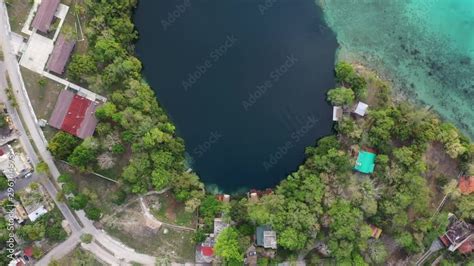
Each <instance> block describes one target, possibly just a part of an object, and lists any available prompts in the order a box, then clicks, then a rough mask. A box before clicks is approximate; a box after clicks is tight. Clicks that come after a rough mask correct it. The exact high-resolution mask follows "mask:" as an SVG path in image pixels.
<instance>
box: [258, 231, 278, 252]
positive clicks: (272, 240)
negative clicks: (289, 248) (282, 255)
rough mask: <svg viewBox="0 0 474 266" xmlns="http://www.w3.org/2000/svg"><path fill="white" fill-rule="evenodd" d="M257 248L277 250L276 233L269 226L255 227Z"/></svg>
mask: <svg viewBox="0 0 474 266" xmlns="http://www.w3.org/2000/svg"><path fill="white" fill-rule="evenodd" d="M256 237H257V246H261V247H264V248H271V249H276V248H277V240H276V232H275V231H273V230H272V228H271V226H269V225H261V226H259V227H257V232H256Z"/></svg>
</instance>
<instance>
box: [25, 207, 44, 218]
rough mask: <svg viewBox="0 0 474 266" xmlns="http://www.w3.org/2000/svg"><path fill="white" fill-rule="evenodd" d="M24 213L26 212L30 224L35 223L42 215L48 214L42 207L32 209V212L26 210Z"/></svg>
mask: <svg viewBox="0 0 474 266" xmlns="http://www.w3.org/2000/svg"><path fill="white" fill-rule="evenodd" d="M26 211H27V212H28V218H29V219H30V221H32V222H34V221H36V219H38V218H39V217H41V216H43V215H44V214H46V213H47V212H48V210H46V208H45V207H44V206H43V205H39V206H38V207H37V208H32V211H28V210H26Z"/></svg>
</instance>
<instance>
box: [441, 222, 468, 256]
mask: <svg viewBox="0 0 474 266" xmlns="http://www.w3.org/2000/svg"><path fill="white" fill-rule="evenodd" d="M472 238H474V225H471V224H468V223H466V222H465V221H462V220H459V219H458V218H456V216H454V215H452V216H450V218H449V225H448V230H447V231H446V233H445V234H444V235H443V236H441V237H440V239H441V241H442V242H443V243H444V244H445V245H446V246H447V247H448V250H449V251H455V250H457V249H458V248H459V247H460V246H462V245H463V244H464V243H465V242H469V241H470V240H471V239H472Z"/></svg>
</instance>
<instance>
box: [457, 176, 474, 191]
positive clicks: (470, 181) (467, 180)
mask: <svg viewBox="0 0 474 266" xmlns="http://www.w3.org/2000/svg"><path fill="white" fill-rule="evenodd" d="M459 191H460V192H461V194H464V195H468V194H471V193H472V192H474V176H463V177H461V178H460V179H459Z"/></svg>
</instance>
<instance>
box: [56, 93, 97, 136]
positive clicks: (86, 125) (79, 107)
mask: <svg viewBox="0 0 474 266" xmlns="http://www.w3.org/2000/svg"><path fill="white" fill-rule="evenodd" d="M97 107H98V104H97V103H96V102H93V101H91V100H89V99H87V98H84V97H82V96H79V95H77V94H75V93H74V92H72V91H69V90H62V91H61V93H60V94H59V97H58V100H57V102H56V106H55V107H54V110H53V113H52V115H51V118H50V119H49V124H50V125H51V126H52V127H54V128H57V129H61V130H64V131H66V132H68V133H70V134H72V135H74V136H77V137H79V138H81V139H85V138H87V137H90V136H92V135H93V134H94V131H95V127H96V126H97V123H98V120H97V118H96V117H95V110H96V109H97Z"/></svg>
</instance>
